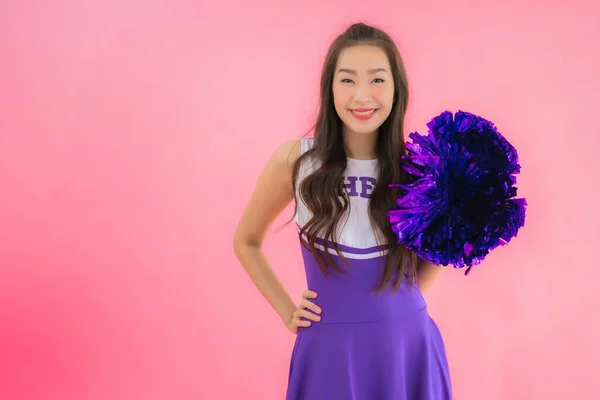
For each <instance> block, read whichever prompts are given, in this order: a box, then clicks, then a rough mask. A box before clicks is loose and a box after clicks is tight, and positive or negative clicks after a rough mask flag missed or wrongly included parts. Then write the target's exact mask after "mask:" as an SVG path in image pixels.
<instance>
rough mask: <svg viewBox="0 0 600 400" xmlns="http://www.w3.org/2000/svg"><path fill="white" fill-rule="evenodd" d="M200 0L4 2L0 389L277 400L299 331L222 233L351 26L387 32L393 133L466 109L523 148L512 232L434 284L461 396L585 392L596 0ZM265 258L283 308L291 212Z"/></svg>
mask: <svg viewBox="0 0 600 400" xmlns="http://www.w3.org/2000/svg"><path fill="white" fill-rule="evenodd" d="M206 3H207V4H203V2H202V0H201V1H200V2H193V1H179V0H172V1H169V2H167V1H159V0H145V1H141V0H127V1H123V0H119V1H117V0H105V1H101V2H100V1H87V2H76V1H65V0H57V1H52V2H51V1H35V2H34V1H27V2H17V1H13V2H6V1H5V2H2V4H1V5H0V51H1V52H0V54H1V55H2V62H1V63H0V70H1V72H2V73H1V74H0V87H1V88H2V90H1V91H0V194H1V195H0V272H1V278H0V398H2V399H57V400H58V399H60V400H71V399H82V400H96V399H111V400H121V399H123V400H129V399H144V400H145V399H149V400H150V399H157V400H158V399H160V400H163V399H164V400H167V399H169V400H173V399H186V400H187V399H232V400H233V399H236V400H237V399H260V400H270V399H282V398H283V394H284V390H285V385H286V378H287V367H288V362H289V354H290V351H291V346H292V341H293V337H292V335H290V334H289V333H288V332H287V331H286V330H285V328H284V327H283V326H282V324H281V323H280V321H279V319H278V317H277V316H276V315H275V313H274V312H273V311H272V310H271V309H270V307H269V306H268V305H267V303H266V302H265V301H264V300H263V299H262V297H261V296H260V294H259V293H258V291H257V290H255V289H254V287H253V285H252V284H251V282H250V280H249V279H248V278H247V276H246V275H245V272H244V270H243V269H242V267H241V266H240V265H239V263H238V262H237V261H236V259H235V256H234V254H233V251H232V243H231V239H232V235H233V232H234V229H235V225H236V223H237V220H238V218H239V216H240V214H241V212H242V210H243V207H244V206H245V203H246V201H247V200H248V198H249V196H250V193H251V190H252V188H253V184H254V182H255V181H256V179H257V176H258V174H259V172H260V170H261V169H262V166H263V165H264V163H265V162H266V160H267V157H268V156H269V155H270V153H271V151H272V150H273V149H274V148H275V146H277V145H278V144H279V143H280V142H281V141H283V140H285V139H288V138H295V137H299V136H300V135H302V134H303V133H305V132H306V130H307V129H308V127H309V123H310V122H311V119H312V118H313V117H314V115H315V106H316V101H317V99H316V96H317V90H318V75H319V72H320V68H321V62H322V60H323V57H324V53H325V50H326V48H327V46H328V45H329V43H330V41H331V40H332V39H333V37H334V35H336V34H337V33H339V32H340V31H341V30H342V29H344V28H345V27H346V26H347V25H348V24H349V23H351V22H354V21H356V20H359V19H360V20H364V21H366V22H370V23H374V24H377V25H379V26H381V27H383V28H384V29H386V30H388V31H389V32H390V33H391V34H392V35H393V36H394V37H395V38H396V39H397V41H398V45H399V47H400V50H401V53H402V55H403V57H404V58H405V61H406V65H407V69H408V73H409V82H410V84H411V104H410V111H409V115H408V121H407V128H408V130H409V131H413V130H417V129H418V130H420V131H422V132H424V128H425V124H426V122H427V121H429V119H430V118H431V117H433V116H434V115H437V114H438V113H439V112H441V111H442V110H444V109H450V110H454V111H455V110H457V109H464V110H468V111H472V112H475V113H478V114H480V115H483V116H485V117H487V118H489V119H491V120H493V121H494V122H495V123H496V124H497V125H498V126H499V127H500V130H501V131H502V132H503V133H504V134H505V135H506V137H507V138H508V139H509V140H510V141H511V142H512V143H513V144H515V145H516V147H517V148H518V149H519V152H520V156H521V163H522V166H523V172H522V174H521V175H520V176H519V181H518V187H519V194H520V195H522V196H525V197H527V199H528V202H529V210H528V219H527V225H526V227H525V228H524V229H523V230H522V231H521V232H520V234H519V237H518V238H517V239H516V240H515V241H514V242H513V243H511V245H510V246H508V247H505V248H501V249H499V250H497V251H496V252H495V253H493V254H492V255H491V256H490V257H489V259H488V260H487V261H486V262H485V263H484V264H483V265H482V266H480V267H477V268H475V269H474V270H473V271H472V274H471V275H469V277H464V275H463V273H462V271H453V270H448V271H446V272H445V273H444V274H443V276H442V278H441V280H440V281H439V283H438V285H437V286H436V287H435V288H434V291H433V292H432V293H431V295H430V296H429V303H430V310H431V313H432V315H433V316H434V317H435V319H436V321H437V322H438V324H439V326H440V328H441V330H442V333H443V334H444V337H445V340H446V344H447V348H448V355H449V359H450V363H451V370H452V376H453V384H454V388H455V396H456V399H458V400H482V399H485V400H507V399H523V400H531V399H544V400H549V399H565V398H573V399H577V400H584V399H599V398H600V381H599V380H598V373H599V372H600V361H599V360H600V345H599V343H598V337H600V313H599V311H598V307H599V306H600V299H599V295H598V281H599V279H600V272H599V270H600V269H599V267H598V265H597V262H596V259H595V256H596V254H597V249H598V246H599V244H598V238H599V235H598V226H599V221H598V212H597V211H595V210H594V209H593V208H592V205H593V204H594V203H597V201H598V199H597V196H596V195H597V193H598V192H597V190H596V185H597V182H598V174H599V172H600V161H599V157H598V148H599V146H600V139H599V137H600V135H599V134H598V122H597V116H596V115H595V113H597V110H598V104H599V98H598V93H600V78H599V77H598V71H600V55H599V51H598V49H599V48H598V46H597V39H598V38H600V23H599V22H598V12H599V11H600V9H599V7H598V6H592V5H586V3H589V4H591V3H593V2H591V1H589V2H588V1H575V2H573V3H572V4H571V5H567V4H566V2H563V1H560V2H558V1H554V2H541V1H539V2H536V1H520V2H519V3H520V5H518V6H517V5H516V4H517V2H514V4H515V5H510V3H507V2H489V1H477V2H475V1H466V0H461V1H453V2H451V3H452V5H451V6H450V5H447V3H448V2H446V1H441V0H439V1H410V2H409V1H397V0H394V1H391V0H390V1H380V2H364V1H352V2H348V1H341V0H338V1H327V2H321V1H308V2H296V3H293V4H292V3H289V2H285V4H286V5H285V6H282V4H283V3H282V2H280V1H277V2H276V1H271V2H270V4H269V3H268V2H264V1H263V2H260V3H259V2H257V3H254V2H253V1H246V2H241V1H240V2H237V3H234V2H230V1H216V2H210V3H211V5H210V6H209V5H208V2H206ZM560 3H564V4H562V5H559V4H560ZM259 4H260V5H259ZM542 4H543V5H542ZM596 209H597V208H596ZM290 213H291V209H289V210H288V211H287V212H286V213H285V215H283V216H282V218H281V220H280V221H279V222H278V223H277V225H276V226H275V227H274V229H276V228H278V227H280V226H281V224H282V223H283V222H284V221H285V220H286V219H287V218H289V216H290V215H291V214H290ZM265 251H266V253H267V255H268V257H269V259H270V260H271V262H272V264H273V265H274V267H275V268H276V270H277V272H278V274H279V275H280V276H281V279H282V280H283V282H284V283H285V285H286V287H288V288H289V290H290V291H291V293H292V294H293V296H294V297H296V298H298V297H299V296H300V292H301V290H303V289H304V288H305V282H304V277H303V270H302V264H301V260H300V253H299V245H298V244H297V241H296V236H295V232H294V229H293V225H290V226H288V227H286V228H285V229H283V230H282V231H279V232H275V231H273V233H272V234H270V235H269V237H268V240H267V242H266V244H265Z"/></svg>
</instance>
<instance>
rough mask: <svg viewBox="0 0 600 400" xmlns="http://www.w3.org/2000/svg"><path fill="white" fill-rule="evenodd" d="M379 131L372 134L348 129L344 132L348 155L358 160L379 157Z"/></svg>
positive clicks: (345, 147)
mask: <svg viewBox="0 0 600 400" xmlns="http://www.w3.org/2000/svg"><path fill="white" fill-rule="evenodd" d="M377 137H378V134H377V131H375V132H373V133H371V134H357V133H355V132H350V130H347V131H345V132H344V149H345V150H346V156H347V157H349V158H354V159H357V160H374V159H376V158H377Z"/></svg>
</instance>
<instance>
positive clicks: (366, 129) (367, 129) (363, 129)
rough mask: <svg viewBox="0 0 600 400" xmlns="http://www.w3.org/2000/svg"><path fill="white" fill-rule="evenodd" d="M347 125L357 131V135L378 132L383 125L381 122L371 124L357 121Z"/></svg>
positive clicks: (351, 129)
mask: <svg viewBox="0 0 600 400" xmlns="http://www.w3.org/2000/svg"><path fill="white" fill-rule="evenodd" d="M345 125H346V126H347V127H348V128H349V129H350V131H352V132H354V133H356V134H357V135H372V134H373V133H375V132H377V130H378V129H379V128H380V127H381V125H382V124H380V123H370V124H357V123H345Z"/></svg>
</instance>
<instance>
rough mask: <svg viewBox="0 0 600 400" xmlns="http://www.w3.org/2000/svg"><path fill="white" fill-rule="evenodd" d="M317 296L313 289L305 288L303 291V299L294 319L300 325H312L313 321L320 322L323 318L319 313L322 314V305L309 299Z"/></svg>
mask: <svg viewBox="0 0 600 400" xmlns="http://www.w3.org/2000/svg"><path fill="white" fill-rule="evenodd" d="M316 298H317V293H315V292H313V291H312V290H305V291H304V292H302V301H301V302H300V305H299V306H298V309H297V310H296V312H295V313H294V314H295V315H294V320H295V321H296V324H297V325H298V326H310V325H311V321H314V322H319V321H320V320H321V317H320V316H319V315H317V314H321V312H322V310H321V307H319V306H318V305H316V304H315V303H313V302H312V301H310V300H308V299H316ZM307 320H308V321H307Z"/></svg>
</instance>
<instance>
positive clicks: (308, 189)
mask: <svg viewBox="0 0 600 400" xmlns="http://www.w3.org/2000/svg"><path fill="white" fill-rule="evenodd" d="M359 44H368V45H373V46H377V47H379V48H381V49H382V50H383V51H385V53H386V54H387V57H388V60H389V63H390V66H391V69H392V75H393V79H394V87H395V89H394V91H395V93H394V102H393V105H392V110H391V113H390V115H389V117H388V118H387V119H386V120H385V122H384V123H383V124H382V125H381V127H380V128H379V134H378V140H377V147H376V150H377V155H378V159H379V161H378V163H379V173H378V177H377V184H376V185H375V187H374V189H373V192H372V194H371V198H370V201H369V217H370V220H371V224H372V225H374V227H375V228H377V229H375V230H376V232H377V230H378V231H379V232H377V233H378V241H379V244H382V241H381V236H380V235H381V234H382V235H383V236H384V238H385V242H387V245H388V246H389V250H388V256H387V260H386V266H385V268H384V269H383V271H382V276H381V280H380V284H379V285H378V287H377V288H376V289H377V291H383V290H384V289H385V288H386V287H387V286H388V284H389V283H390V282H392V281H393V283H394V288H395V289H398V288H399V287H400V284H401V282H402V280H403V278H404V277H408V278H409V279H410V280H411V281H413V282H414V280H415V278H416V261H417V258H416V256H415V255H414V254H413V253H412V252H409V251H408V250H407V249H405V248H404V247H403V246H401V245H399V244H398V243H397V240H398V239H397V237H396V236H395V234H394V232H393V231H392V229H391V226H390V223H389V219H388V215H387V211H388V210H389V209H390V208H392V207H394V205H395V199H396V196H397V194H398V193H397V191H396V190H395V189H394V188H390V187H389V184H392V183H404V182H406V181H407V176H406V174H405V172H404V171H403V170H402V169H401V168H400V162H401V156H402V154H403V153H404V152H405V147H404V117H405V115H406V108H407V105H408V82H407V78H406V71H405V68H404V63H403V61H402V58H401V57H400V53H399V52H398V48H397V47H396V44H395V43H394V41H393V40H392V39H391V38H390V36H389V35H388V34H386V33H385V32H383V31H382V30H380V29H377V28H375V27H371V26H368V25H366V24H364V23H356V24H353V25H351V26H350V27H349V28H348V29H347V30H346V31H345V32H343V33H342V34H341V35H339V36H338V37H337V38H336V39H335V40H334V41H333V43H332V44H331V46H330V48H329V50H328V53H327V56H326V58H325V62H324V65H323V69H322V73H321V84H320V86H321V92H320V104H319V113H318V116H317V119H316V121H315V124H314V126H313V128H312V131H313V132H314V145H313V147H312V148H311V149H309V150H308V151H306V152H305V153H304V154H302V155H301V156H300V158H299V159H298V160H297V161H296V163H295V164H294V168H293V172H292V183H293V186H292V187H293V188H296V185H297V181H298V173H299V169H300V165H301V163H302V162H303V161H305V160H307V159H309V158H311V159H316V160H318V161H319V164H320V165H319V167H318V168H317V169H316V170H315V171H314V172H313V173H311V174H310V175H308V176H307V177H306V178H304V179H303V180H302V182H301V183H300V186H299V188H298V189H299V190H298V194H299V197H300V198H301V199H302V200H303V201H304V203H305V204H306V206H307V207H308V209H309V210H310V212H311V215H312V217H311V219H310V220H309V221H308V222H307V223H306V224H305V225H304V226H303V227H301V228H300V232H299V235H300V239H301V241H302V243H303V244H304V245H305V246H307V247H308V248H310V250H311V251H312V253H313V255H314V256H315V259H316V260H317V262H318V265H319V267H320V269H321V271H322V272H323V273H324V274H325V275H327V274H329V272H330V271H331V270H334V271H337V272H343V269H342V268H340V266H338V265H336V263H335V262H334V261H333V259H332V257H331V255H330V253H329V252H328V251H324V252H321V251H319V250H318V249H317V248H316V247H315V241H316V239H317V235H318V234H320V233H321V234H323V235H322V236H321V237H322V238H323V239H325V240H328V241H331V242H333V243H334V246H335V250H336V252H337V254H338V255H339V256H340V257H341V258H342V260H343V261H344V262H345V263H346V264H348V263H347V262H346V259H345V258H344V257H343V255H342V254H341V253H340V251H339V248H338V247H337V246H336V245H335V243H337V241H336V240H335V239H336V238H334V233H335V232H337V231H336V229H337V226H338V224H339V223H340V220H341V218H342V217H343V216H344V214H345V213H346V212H348V208H349V197H348V194H347V193H346V191H345V189H344V186H343V174H344V172H345V171H346V167H347V158H346V152H345V149H344V142H343V137H342V121H341V119H340V118H339V116H338V114H337V112H336V110H335V107H334V102H333V92H332V84H333V77H334V72H335V66H336V64H337V59H338V56H339V54H340V53H341V52H342V50H344V49H345V48H348V47H350V46H354V45H359ZM294 197H295V200H296V205H295V209H294V215H296V213H297V212H298V201H299V199H298V196H297V194H296V192H295V191H294ZM292 218H293V217H292ZM303 235H304V236H305V237H306V239H304V238H303Z"/></svg>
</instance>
